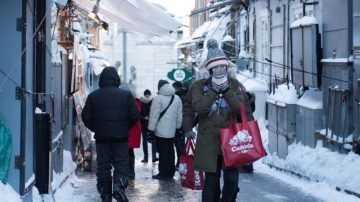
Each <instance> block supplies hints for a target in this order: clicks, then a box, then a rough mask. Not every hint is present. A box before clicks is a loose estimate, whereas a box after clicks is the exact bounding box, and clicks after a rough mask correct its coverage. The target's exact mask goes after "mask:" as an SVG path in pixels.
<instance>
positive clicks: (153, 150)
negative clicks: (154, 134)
mask: <svg viewBox="0 0 360 202" xmlns="http://www.w3.org/2000/svg"><path fill="white" fill-rule="evenodd" d="M147 132H148V129H147V126H146V128H144V127H143V126H142V130H141V134H142V147H143V152H144V159H148V157H149V153H148V140H147ZM151 154H152V159H155V158H156V144H155V142H153V143H151Z"/></svg>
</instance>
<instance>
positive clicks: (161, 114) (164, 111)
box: [159, 95, 175, 120]
mask: <svg viewBox="0 0 360 202" xmlns="http://www.w3.org/2000/svg"><path fill="white" fill-rule="evenodd" d="M174 97H175V96H174V95H173V96H172V97H171V100H170V103H169V105H168V106H167V107H166V108H165V109H164V110H163V111H162V112H161V113H160V116H159V120H160V119H161V117H163V116H164V114H165V113H166V111H167V109H168V108H169V107H170V105H171V104H172V102H173V101H174Z"/></svg>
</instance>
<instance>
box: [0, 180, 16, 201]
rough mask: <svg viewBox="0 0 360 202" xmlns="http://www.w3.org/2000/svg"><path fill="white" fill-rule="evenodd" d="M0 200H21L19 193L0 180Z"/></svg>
mask: <svg viewBox="0 0 360 202" xmlns="http://www.w3.org/2000/svg"><path fill="white" fill-rule="evenodd" d="M0 196H1V201H11V202H21V198H20V195H19V194H18V193H17V192H16V191H15V190H14V189H13V188H12V187H11V186H10V184H8V183H6V184H3V183H1V182H0Z"/></svg>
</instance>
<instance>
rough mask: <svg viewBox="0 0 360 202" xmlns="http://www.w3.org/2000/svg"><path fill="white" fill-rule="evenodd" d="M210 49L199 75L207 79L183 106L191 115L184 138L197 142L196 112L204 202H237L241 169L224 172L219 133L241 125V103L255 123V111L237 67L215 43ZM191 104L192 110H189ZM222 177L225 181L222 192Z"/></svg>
mask: <svg viewBox="0 0 360 202" xmlns="http://www.w3.org/2000/svg"><path fill="white" fill-rule="evenodd" d="M207 48H208V54H207V58H206V60H205V61H203V62H202V63H201V64H200V65H199V70H200V75H204V76H205V78H202V79H199V80H196V81H194V82H193V83H192V84H191V86H190V88H189V91H188V94H187V96H186V100H185V104H184V105H185V106H184V113H189V114H184V123H183V126H184V130H186V131H185V136H186V137H188V138H194V137H195V134H194V132H193V131H192V129H190V128H192V126H193V124H194V123H193V122H194V112H195V114H197V117H198V118H197V120H198V134H197V136H196V149H195V162H194V168H195V169H197V170H199V171H204V172H205V184H204V189H203V191H202V201H204V202H215V201H222V202H230V201H236V196H237V192H238V191H239V188H238V182H239V171H238V168H225V167H224V165H223V157H222V153H221V148H220V136H219V129H220V128H226V127H227V126H229V124H231V123H232V122H234V123H235V122H241V118H240V102H245V103H246V115H247V118H248V119H249V120H253V117H252V110H251V107H250V105H249V98H248V96H247V95H246V93H244V92H243V91H242V90H241V84H240V83H239V81H237V80H236V79H235V76H236V66H235V65H234V64H233V63H232V62H231V61H229V60H228V59H227V58H226V56H225V54H224V52H223V51H222V50H220V49H219V48H218V44H217V41H216V40H214V39H210V40H208V42H207ZM207 75H208V77H207ZM190 104H191V107H192V110H191V109H189V105H190ZM185 117H187V118H185ZM185 122H187V123H185ZM221 171H223V172H221ZM221 173H223V180H224V185H223V187H222V189H221V188H220V177H221Z"/></svg>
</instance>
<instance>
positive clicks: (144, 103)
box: [140, 89, 159, 163]
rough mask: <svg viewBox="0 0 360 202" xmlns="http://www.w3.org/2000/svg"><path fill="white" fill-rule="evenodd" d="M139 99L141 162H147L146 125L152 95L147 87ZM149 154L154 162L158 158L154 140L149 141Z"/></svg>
mask: <svg viewBox="0 0 360 202" xmlns="http://www.w3.org/2000/svg"><path fill="white" fill-rule="evenodd" d="M140 100H141V111H140V115H141V130H142V131H141V134H142V147H143V152H144V159H143V160H141V162H143V163H147V162H148V158H149V153H148V143H149V141H148V138H147V133H148V125H149V115H150V107H151V103H152V97H151V91H150V90H149V89H146V90H145V91H144V96H143V97H141V98H140ZM150 144H151V155H152V162H156V161H158V160H159V159H158V158H157V157H156V153H157V151H156V144H155V142H154V141H153V142H151V143H150Z"/></svg>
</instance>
